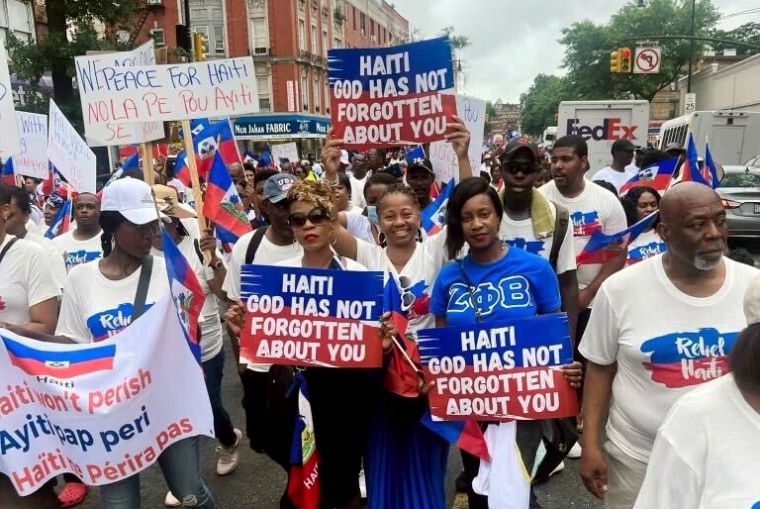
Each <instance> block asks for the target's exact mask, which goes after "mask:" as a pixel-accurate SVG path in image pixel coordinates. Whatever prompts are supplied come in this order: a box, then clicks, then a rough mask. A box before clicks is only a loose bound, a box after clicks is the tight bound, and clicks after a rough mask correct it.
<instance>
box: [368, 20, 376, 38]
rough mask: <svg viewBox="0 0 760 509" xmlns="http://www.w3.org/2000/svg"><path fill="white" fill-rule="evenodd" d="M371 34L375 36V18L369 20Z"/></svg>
mask: <svg viewBox="0 0 760 509" xmlns="http://www.w3.org/2000/svg"><path fill="white" fill-rule="evenodd" d="M369 34H370V35H371V36H373V37H374V36H375V20H374V19H371V20H369Z"/></svg>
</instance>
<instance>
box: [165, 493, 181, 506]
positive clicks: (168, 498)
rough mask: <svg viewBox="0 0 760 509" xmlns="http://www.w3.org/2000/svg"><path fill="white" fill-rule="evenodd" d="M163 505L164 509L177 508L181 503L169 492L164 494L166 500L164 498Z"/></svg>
mask: <svg viewBox="0 0 760 509" xmlns="http://www.w3.org/2000/svg"><path fill="white" fill-rule="evenodd" d="M164 505H165V506H166V507H179V506H181V505H182V502H180V501H179V499H177V497H175V496H174V495H173V494H172V492H171V491H170V492H169V493H167V494H166V498H164Z"/></svg>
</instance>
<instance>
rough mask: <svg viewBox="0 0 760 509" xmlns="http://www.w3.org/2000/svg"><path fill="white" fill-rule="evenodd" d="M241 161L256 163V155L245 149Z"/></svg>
mask: <svg viewBox="0 0 760 509" xmlns="http://www.w3.org/2000/svg"><path fill="white" fill-rule="evenodd" d="M243 162H245V163H253V164H256V163H257V162H258V160H257V159H256V156H255V155H253V154H251V153H250V152H248V151H247V150H246V151H245V152H243Z"/></svg>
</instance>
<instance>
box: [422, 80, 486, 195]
mask: <svg viewBox="0 0 760 509" xmlns="http://www.w3.org/2000/svg"><path fill="white" fill-rule="evenodd" d="M456 98H457V115H458V116H459V117H461V118H462V120H464V124H465V126H467V129H468V130H469V131H470V149H469V150H468V152H467V155H468V159H469V160H470V166H472V172H473V176H479V175H480V158H481V155H482V153H483V133H484V130H485V123H486V102H485V101H483V100H481V99H475V98H474V97H466V96H463V95H457V96H456ZM429 159H430V162H431V163H433V169H434V170H435V180H436V181H437V182H448V181H449V180H451V179H454V180H455V181H457V182H459V164H458V163H457V155H456V153H455V152H454V149H453V148H451V144H449V143H446V142H445V141H436V142H435V143H431V144H430V157H429Z"/></svg>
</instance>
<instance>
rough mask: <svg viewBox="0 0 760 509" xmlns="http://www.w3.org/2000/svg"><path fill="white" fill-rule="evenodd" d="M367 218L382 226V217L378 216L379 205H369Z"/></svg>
mask: <svg viewBox="0 0 760 509" xmlns="http://www.w3.org/2000/svg"><path fill="white" fill-rule="evenodd" d="M367 219H369V222H370V223H372V224H374V225H375V226H380V218H379V217H377V207H376V206H375V205H367Z"/></svg>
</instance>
